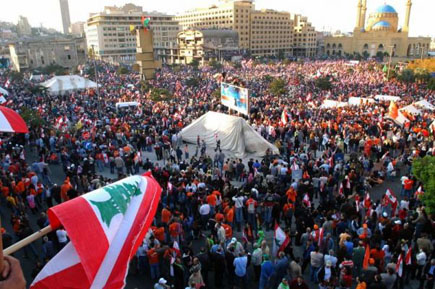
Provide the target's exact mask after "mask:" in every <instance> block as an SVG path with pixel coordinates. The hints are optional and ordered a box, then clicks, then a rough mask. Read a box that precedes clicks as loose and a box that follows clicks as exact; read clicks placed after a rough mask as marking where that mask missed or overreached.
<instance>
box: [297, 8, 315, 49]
mask: <svg viewBox="0 0 435 289" xmlns="http://www.w3.org/2000/svg"><path fill="white" fill-rule="evenodd" d="M293 27H294V30H293V31H294V32H293V55H294V56H296V57H310V56H315V55H316V51H317V33H316V30H315V29H314V27H313V26H312V25H311V23H310V22H308V18H307V17H304V16H302V15H299V14H296V15H294V18H293Z"/></svg>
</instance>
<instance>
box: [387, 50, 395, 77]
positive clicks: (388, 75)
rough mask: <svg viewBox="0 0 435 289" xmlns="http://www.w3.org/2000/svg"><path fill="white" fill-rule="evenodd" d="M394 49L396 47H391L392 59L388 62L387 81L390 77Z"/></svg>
mask: <svg viewBox="0 0 435 289" xmlns="http://www.w3.org/2000/svg"><path fill="white" fill-rule="evenodd" d="M393 48H394V45H390V59H389V60H388V72H387V79H388V78H389V77H390V66H391V56H392V54H393Z"/></svg>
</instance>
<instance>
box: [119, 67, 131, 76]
mask: <svg viewBox="0 0 435 289" xmlns="http://www.w3.org/2000/svg"><path fill="white" fill-rule="evenodd" d="M128 72H129V71H128V68H127V67H125V66H120V67H118V69H117V70H116V73H118V74H120V75H121V74H128Z"/></svg>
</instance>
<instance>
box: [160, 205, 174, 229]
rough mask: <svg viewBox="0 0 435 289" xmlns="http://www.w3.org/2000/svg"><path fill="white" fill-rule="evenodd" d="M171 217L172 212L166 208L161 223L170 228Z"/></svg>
mask: <svg viewBox="0 0 435 289" xmlns="http://www.w3.org/2000/svg"><path fill="white" fill-rule="evenodd" d="M171 217H172V213H171V211H169V210H168V209H167V207H164V208H163V210H162V217H161V221H162V223H163V225H164V226H168V224H169V221H170V220H171Z"/></svg>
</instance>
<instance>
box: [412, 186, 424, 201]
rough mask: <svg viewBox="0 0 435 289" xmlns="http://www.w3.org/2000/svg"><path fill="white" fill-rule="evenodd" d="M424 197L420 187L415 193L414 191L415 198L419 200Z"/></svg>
mask: <svg viewBox="0 0 435 289" xmlns="http://www.w3.org/2000/svg"><path fill="white" fill-rule="evenodd" d="M423 195H424V191H423V188H422V187H421V186H419V187H418V189H417V191H415V194H414V196H415V198H417V199H420V196H423Z"/></svg>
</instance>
